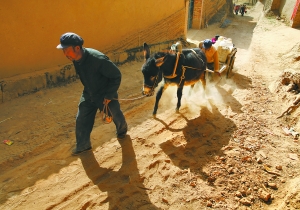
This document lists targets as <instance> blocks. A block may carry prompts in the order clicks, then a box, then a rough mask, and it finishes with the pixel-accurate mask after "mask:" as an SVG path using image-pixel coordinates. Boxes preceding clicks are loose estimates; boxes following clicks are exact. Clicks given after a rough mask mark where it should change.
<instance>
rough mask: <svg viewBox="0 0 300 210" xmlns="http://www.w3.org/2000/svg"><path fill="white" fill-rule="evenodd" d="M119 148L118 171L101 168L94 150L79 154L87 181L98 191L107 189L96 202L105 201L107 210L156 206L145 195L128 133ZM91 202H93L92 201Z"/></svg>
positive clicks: (145, 190)
mask: <svg viewBox="0 0 300 210" xmlns="http://www.w3.org/2000/svg"><path fill="white" fill-rule="evenodd" d="M119 143H120V145H121V148H122V166H121V168H120V169H119V171H113V170H111V169H108V168H102V167H101V166H100V165H99V163H98V162H97V160H96V158H95V156H94V153H93V152H89V153H86V154H84V155H82V156H80V158H81V161H82V165H83V167H84V169H85V171H86V174H87V175H88V177H89V178H90V179H91V181H92V182H93V183H94V184H95V185H96V186H97V187H98V188H99V189H100V190H101V191H102V192H105V191H106V192H107V198H106V199H105V200H102V201H95V202H97V204H96V205H98V206H101V205H104V203H107V202H108V203H109V209H113V210H118V209H120V210H121V209H159V208H157V207H156V206H155V205H153V204H152V203H151V201H150V199H149V197H148V194H147V188H145V186H144V185H143V180H142V179H141V177H140V174H139V171H138V168H137V161H136V156H135V153H134V150H133V147H132V139H131V138H130V136H129V135H127V136H126V138H125V139H123V140H120V141H119ZM93 205H94V204H93Z"/></svg>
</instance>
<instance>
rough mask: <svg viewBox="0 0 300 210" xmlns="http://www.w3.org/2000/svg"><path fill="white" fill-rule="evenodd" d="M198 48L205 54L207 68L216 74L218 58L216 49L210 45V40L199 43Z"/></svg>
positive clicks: (218, 65)
mask: <svg viewBox="0 0 300 210" xmlns="http://www.w3.org/2000/svg"><path fill="white" fill-rule="evenodd" d="M199 48H202V51H203V52H204V53H205V56H206V59H207V68H208V69H210V70H212V71H215V72H218V71H219V67H220V64H219V56H218V51H217V49H216V48H215V47H214V46H213V45H212V41H211V40H210V39H205V40H204V41H203V42H200V43H199Z"/></svg>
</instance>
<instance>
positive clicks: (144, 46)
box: [143, 42, 150, 61]
mask: <svg viewBox="0 0 300 210" xmlns="http://www.w3.org/2000/svg"><path fill="white" fill-rule="evenodd" d="M143 48H144V59H145V61H146V60H147V59H148V58H150V49H149V46H148V45H147V43H146V42H144V44H143Z"/></svg>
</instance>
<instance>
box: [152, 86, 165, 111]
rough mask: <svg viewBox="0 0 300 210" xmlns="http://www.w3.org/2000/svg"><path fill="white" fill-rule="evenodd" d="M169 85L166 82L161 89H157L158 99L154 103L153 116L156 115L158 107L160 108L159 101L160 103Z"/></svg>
mask: <svg viewBox="0 0 300 210" xmlns="http://www.w3.org/2000/svg"><path fill="white" fill-rule="evenodd" d="M167 87H168V85H166V84H164V85H162V86H161V87H160V88H159V90H158V91H157V93H156V100H155V105H154V109H153V113H152V114H153V116H155V115H156V112H157V109H158V103H159V100H160V98H161V96H162V94H163V92H164V90H165V89H166V88H167Z"/></svg>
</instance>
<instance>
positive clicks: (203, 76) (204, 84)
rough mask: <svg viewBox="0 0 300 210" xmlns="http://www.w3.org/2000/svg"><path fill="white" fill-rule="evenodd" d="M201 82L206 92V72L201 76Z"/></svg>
mask: <svg viewBox="0 0 300 210" xmlns="http://www.w3.org/2000/svg"><path fill="white" fill-rule="evenodd" d="M200 81H201V83H202V86H203V89H204V90H205V87H206V80H205V71H204V72H203V73H202V74H201V76H200Z"/></svg>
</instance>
